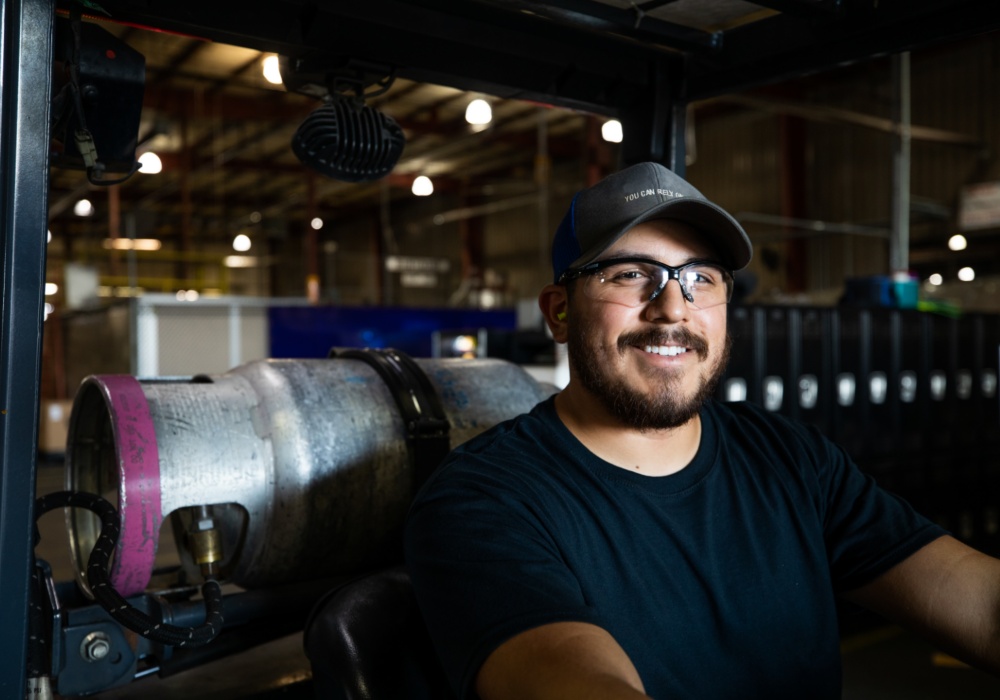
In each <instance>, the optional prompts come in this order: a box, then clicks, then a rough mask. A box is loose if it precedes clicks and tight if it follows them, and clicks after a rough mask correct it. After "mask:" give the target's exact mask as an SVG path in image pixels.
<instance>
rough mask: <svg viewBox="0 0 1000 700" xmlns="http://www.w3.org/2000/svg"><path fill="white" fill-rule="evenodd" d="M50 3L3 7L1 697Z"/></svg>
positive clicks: (13, 630)
mask: <svg viewBox="0 0 1000 700" xmlns="http://www.w3.org/2000/svg"><path fill="white" fill-rule="evenodd" d="M54 13H55V5H54V2H53V0H0V22H2V32H0V85H3V91H2V94H0V215H2V223H0V269H2V271H3V272H2V277H0V291H2V295H0V620H3V643H2V648H3V653H2V654H0V697H4V698H18V697H24V693H25V662H26V640H27V612H28V588H29V562H30V561H31V548H32V544H33V543H32V531H33V530H32V516H33V513H32V511H33V504H34V498H35V466H36V465H35V457H36V454H37V444H38V405H39V404H38V399H39V379H40V364H41V338H42V319H43V315H42V308H43V304H44V302H45V294H44V285H45V243H46V240H45V239H46V228H47V227H46V221H47V212H46V203H47V199H48V182H49V177H48V152H49V97H50V92H51V75H52V32H53V21H54Z"/></svg>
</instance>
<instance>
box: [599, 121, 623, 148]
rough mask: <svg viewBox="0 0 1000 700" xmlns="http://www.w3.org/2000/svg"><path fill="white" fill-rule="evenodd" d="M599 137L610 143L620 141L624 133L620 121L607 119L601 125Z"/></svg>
mask: <svg viewBox="0 0 1000 700" xmlns="http://www.w3.org/2000/svg"><path fill="white" fill-rule="evenodd" d="M601 137H602V138H603V139H604V140H605V141H608V142H610V143H621V142H622V138H624V134H623V133H622V123H621V122H620V121H618V120H617V119H609V120H607V121H606V122H604V124H603V125H601Z"/></svg>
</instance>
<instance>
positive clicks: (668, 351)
mask: <svg viewBox="0 0 1000 700" xmlns="http://www.w3.org/2000/svg"><path fill="white" fill-rule="evenodd" d="M646 352H651V353H653V354H654V355H668V356H670V357H673V356H674V355H680V354H682V353H685V352H687V348H682V347H680V346H679V345H647V346H646Z"/></svg>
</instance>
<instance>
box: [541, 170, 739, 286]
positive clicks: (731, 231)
mask: <svg viewBox="0 0 1000 700" xmlns="http://www.w3.org/2000/svg"><path fill="white" fill-rule="evenodd" d="M653 219H671V220H673V221H681V222H684V223H686V224H689V225H691V226H693V227H694V228H695V229H696V230H697V231H698V232H700V233H701V234H703V235H704V236H705V237H706V238H707V239H708V242H709V245H711V246H712V248H713V249H714V250H715V251H716V252H717V253H718V255H719V262H721V263H722V264H723V265H725V266H726V267H728V268H729V269H730V270H732V271H736V270H740V269H742V268H744V267H746V266H747V263H749V262H750V258H751V256H752V255H753V246H752V245H751V244H750V238H749V237H748V236H747V234H746V231H744V230H743V227H742V226H740V225H739V223H738V222H737V221H736V219H734V218H733V217H732V216H730V215H729V213H728V212H726V210H725V209H723V208H722V207H720V206H719V205H717V204H713V203H712V202H710V201H708V200H707V199H706V198H705V196H704V195H703V194H702V193H701V192H699V191H698V190H697V189H695V188H694V187H693V186H692V185H691V183H689V182H687V181H686V180H685V179H684V178H682V177H680V176H679V175H677V174H676V173H674V172H672V171H670V170H668V169H667V168H665V167H663V166H662V165H660V164H659V163H651V162H650V163H637V164H636V165H631V166H629V167H627V168H625V169H624V170H620V171H618V172H617V173H613V174H612V175H609V176H607V177H606V178H604V179H603V180H601V181H600V182H598V183H597V184H596V185H593V186H592V187H588V188H587V189H585V190H581V191H580V192H577V194H576V196H575V197H573V201H572V203H571V204H570V205H569V211H567V212H566V216H564V217H563V220H562V222H561V223H560V224H559V228H558V229H556V235H555V238H554V239H553V241H552V271H553V273H554V274H555V281H556V282H558V281H559V278H560V277H561V276H562V274H563V273H564V272H565V271H566V270H567V269H569V268H571V267H577V266H579V265H585V264H587V263H589V262H592V261H593V260H595V259H596V258H597V257H598V256H599V255H600V254H601V253H603V252H604V251H605V250H607V249H608V247H610V246H611V245H612V244H613V243H614V242H615V241H617V240H618V239H619V238H621V237H622V236H623V235H624V234H625V232H626V231H628V230H629V229H630V228H632V227H633V226H636V225H637V224H641V223H642V222H644V221H652V220H653Z"/></svg>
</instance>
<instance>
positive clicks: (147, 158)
mask: <svg viewBox="0 0 1000 700" xmlns="http://www.w3.org/2000/svg"><path fill="white" fill-rule="evenodd" d="M162 170H163V161H162V160H160V156H158V155H156V154H155V153H153V152H152V151H146V152H145V153H143V154H142V155H141V156H139V172H140V173H142V174H143V175H156V174H157V173H159V172H161V171H162Z"/></svg>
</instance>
